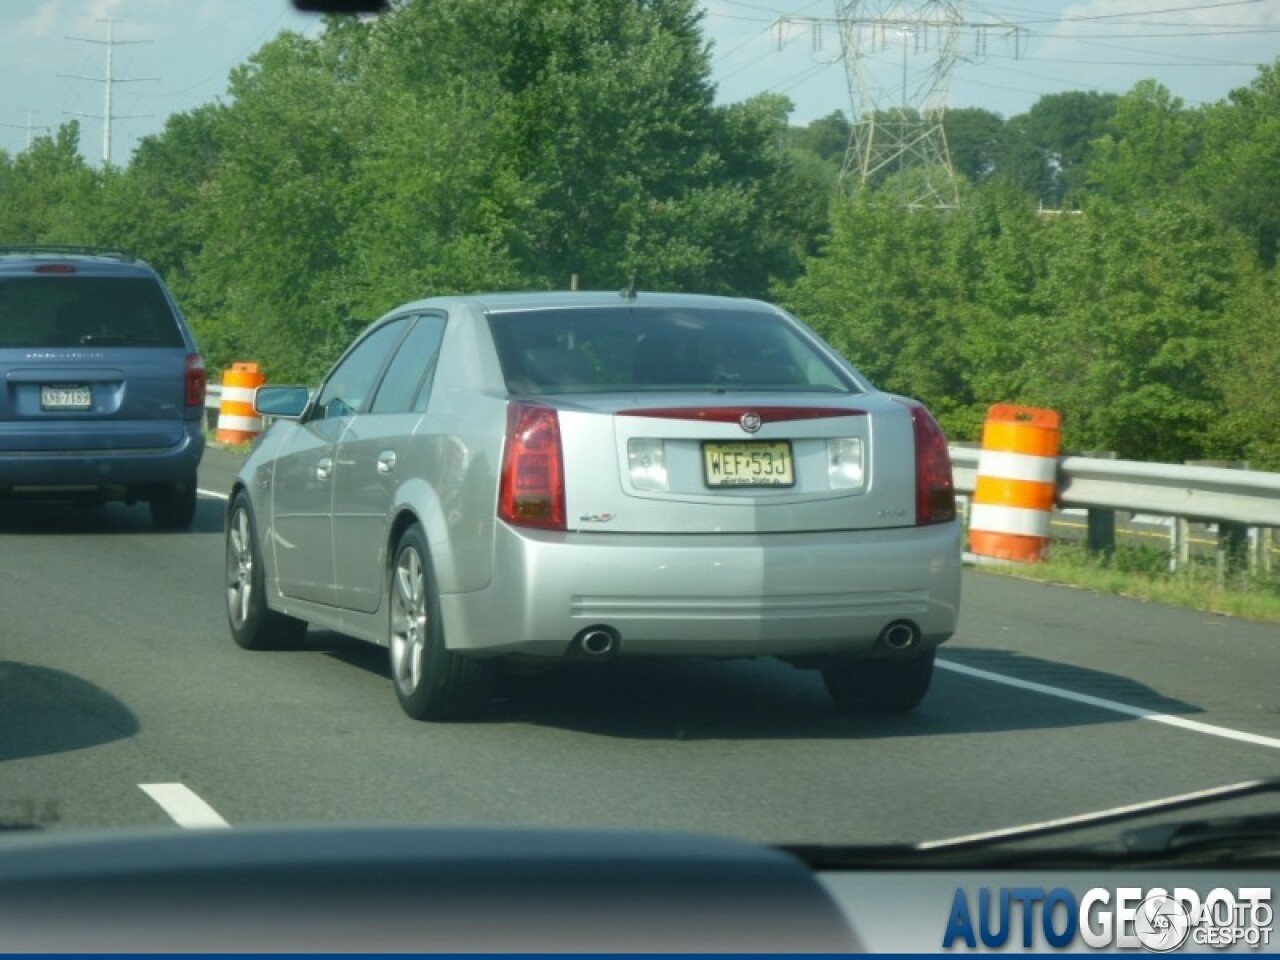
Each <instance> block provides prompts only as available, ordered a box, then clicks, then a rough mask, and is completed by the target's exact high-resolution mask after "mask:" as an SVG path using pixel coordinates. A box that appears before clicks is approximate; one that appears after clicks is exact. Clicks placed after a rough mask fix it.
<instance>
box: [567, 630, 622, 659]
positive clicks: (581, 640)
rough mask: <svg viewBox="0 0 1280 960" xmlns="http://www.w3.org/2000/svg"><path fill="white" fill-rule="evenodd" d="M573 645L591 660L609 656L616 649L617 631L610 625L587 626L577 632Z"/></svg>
mask: <svg viewBox="0 0 1280 960" xmlns="http://www.w3.org/2000/svg"><path fill="white" fill-rule="evenodd" d="M574 646H575V647H577V649H578V650H580V651H582V653H583V654H585V655H586V656H587V657H588V658H590V659H592V660H601V659H604V658H605V657H611V656H613V655H614V654H615V653H617V651H618V631H616V630H614V629H613V628H612V627H587V629H585V630H583V631H582V632H581V633H579V634H578V636H577V638H576V639H575V641H574Z"/></svg>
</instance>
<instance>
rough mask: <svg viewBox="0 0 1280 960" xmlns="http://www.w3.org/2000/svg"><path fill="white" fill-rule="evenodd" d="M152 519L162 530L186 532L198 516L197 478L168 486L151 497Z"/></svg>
mask: <svg viewBox="0 0 1280 960" xmlns="http://www.w3.org/2000/svg"><path fill="white" fill-rule="evenodd" d="M150 507H151V519H152V521H153V522H154V523H155V525H156V526H157V527H159V528H160V529H161V530H185V529H186V528H187V527H189V526H191V521H192V520H194V519H195V516H196V478H195V477H191V478H190V479H189V480H179V481H178V482H177V483H170V484H166V485H165V486H163V487H161V488H160V489H159V490H157V491H156V492H155V493H153V494H152V495H151V500H150Z"/></svg>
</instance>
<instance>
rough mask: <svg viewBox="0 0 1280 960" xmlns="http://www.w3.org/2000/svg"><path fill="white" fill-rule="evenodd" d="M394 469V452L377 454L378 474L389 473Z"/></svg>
mask: <svg viewBox="0 0 1280 960" xmlns="http://www.w3.org/2000/svg"><path fill="white" fill-rule="evenodd" d="M395 468H396V452H395V451H394V450H383V451H382V452H381V453H380V454H378V472H379V473H390V472H391V471H392V470H394V469H395Z"/></svg>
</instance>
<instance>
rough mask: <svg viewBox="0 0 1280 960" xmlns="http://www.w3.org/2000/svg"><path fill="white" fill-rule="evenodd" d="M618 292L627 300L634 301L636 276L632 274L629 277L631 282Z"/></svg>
mask: <svg viewBox="0 0 1280 960" xmlns="http://www.w3.org/2000/svg"><path fill="white" fill-rule="evenodd" d="M618 292H619V293H621V294H622V296H623V297H624V298H625V299H627V300H634V299H635V298H636V275H635V274H634V273H633V274H632V275H631V282H630V283H629V284H627V288H626V289H625V290H619V291H618Z"/></svg>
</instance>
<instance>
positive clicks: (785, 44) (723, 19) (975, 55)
mask: <svg viewBox="0 0 1280 960" xmlns="http://www.w3.org/2000/svg"><path fill="white" fill-rule="evenodd" d="M702 5H703V8H704V10H705V13H706V16H705V18H704V20H703V24H704V28H705V33H706V36H707V39H708V40H709V41H710V42H711V43H712V44H713V49H712V54H711V56H712V63H713V73H714V79H715V81H716V83H717V85H718V90H719V96H720V99H721V100H722V101H725V102H729V101H736V100H742V99H745V98H747V97H750V96H752V95H754V94H757V93H761V92H763V91H766V90H768V91H774V92H778V93H783V94H785V95H786V96H788V97H789V98H790V99H791V100H792V101H793V103H794V104H795V112H794V113H793V114H792V122H793V123H807V122H809V121H810V120H812V119H814V118H815V117H819V116H823V115H825V114H827V113H830V112H831V111H833V110H844V111H845V113H846V114H848V113H850V110H851V108H850V92H849V87H848V84H847V83H846V69H845V67H846V64H845V63H844V62H843V61H842V60H841V58H840V57H839V53H840V34H839V31H838V29H837V27H836V26H835V23H834V20H833V17H834V14H835V11H836V8H837V2H836V0H808V2H805V0H703V4H702ZM955 5H956V6H960V7H962V10H963V18H964V25H962V26H961V27H959V28H958V29H957V30H955V31H954V52H955V64H954V69H953V70H952V71H951V74H950V85H949V89H948V90H947V91H946V93H947V97H946V103H947V104H948V105H949V106H952V107H985V108H987V109H989V110H994V111H996V112H997V113H1000V114H1002V115H1004V116H1006V117H1007V116H1012V115H1014V114H1017V113H1021V112H1024V111H1025V110H1027V109H1028V108H1029V107H1030V106H1031V105H1032V104H1033V103H1034V102H1035V101H1036V100H1037V99H1038V98H1039V97H1041V96H1043V95H1044V94H1046V93H1060V92H1063V91H1067V90H1099V91H1103V92H1110V93H1123V92H1125V91H1126V90H1129V89H1130V88H1132V87H1133V85H1134V84H1135V83H1136V82H1137V81H1138V80H1140V79H1142V78H1144V77H1154V78H1156V79H1157V80H1159V81H1160V82H1161V83H1163V84H1164V85H1165V86H1167V87H1169V88H1170V89H1171V90H1172V91H1173V92H1174V93H1175V94H1176V95H1177V96H1179V97H1181V98H1182V99H1183V101H1185V102H1186V103H1187V104H1190V105H1195V104H1200V103H1207V102H1212V101H1215V100H1219V99H1221V98H1222V97H1224V96H1225V95H1226V94H1227V92H1228V91H1230V90H1231V89H1233V88H1235V87H1240V86H1245V85H1247V84H1248V83H1249V82H1250V81H1251V80H1252V79H1253V78H1254V76H1255V75H1256V72H1257V65H1259V64H1262V63H1271V62H1273V61H1274V60H1275V59H1276V57H1277V56H1280V0H1232V2H1224V0H1201V2H1196V0H1088V2H1068V0H1014V2H1013V3H1012V4H1010V3H1007V2H1003V0H1002V2H990V3H978V2H974V0H969V2H967V3H964V2H961V3H957V4H955ZM844 6H849V4H844ZM938 6H940V5H939V4H930V3H928V2H926V0H863V2H861V3H859V4H857V9H858V10H859V11H861V12H862V14H863V15H864V16H865V19H866V21H867V24H866V25H864V26H863V27H861V28H860V30H859V32H858V41H859V43H860V44H861V45H862V49H863V53H864V57H863V58H862V65H863V66H864V67H865V71H864V78H865V87H866V89H867V91H868V93H869V95H870V96H871V97H872V98H873V99H874V101H875V102H876V103H879V104H882V105H886V106H896V105H897V104H898V103H900V102H901V101H902V100H903V94H904V86H903V75H904V70H905V74H906V86H905V91H906V100H907V102H908V103H911V104H915V103H917V102H919V101H920V100H921V99H922V98H923V97H925V96H926V95H927V94H929V93H930V92H931V91H932V92H933V93H935V94H938V93H940V91H939V90H937V89H936V87H935V85H934V80H935V79H936V78H937V77H938V75H939V74H938V71H937V67H938V65H939V63H940V60H941V56H940V51H941V48H942V47H944V46H945V40H946V37H947V36H948V31H945V30H941V29H939V28H937V27H934V28H930V29H922V28H920V27H919V26H918V25H917V26H916V27H915V28H914V29H904V28H902V27H901V26H898V25H896V24H895V23H893V22H892V21H896V20H903V19H914V18H913V17H912V12H913V11H919V10H921V9H922V8H926V7H934V8H936V7H938ZM0 16H2V20H0V22H3V24H4V29H3V30H2V31H0V124H5V126H0V149H4V150H7V151H9V152H10V153H13V152H17V151H20V150H22V149H23V148H24V146H25V145H26V141H27V131H26V129H25V127H26V124H27V111H31V119H32V123H33V124H34V126H35V127H36V128H37V129H36V133H37V135H38V134H39V133H40V132H42V130H41V129H40V128H49V127H56V126H57V125H58V124H60V123H63V122H65V121H66V120H67V119H69V115H71V114H75V113H82V114H93V115H96V116H95V117H81V118H80V122H81V129H82V138H81V147H82V150H83V152H84V154H85V156H86V157H87V158H88V159H89V160H90V161H91V162H95V163H96V162H100V161H101V158H102V132H103V124H102V121H101V120H100V119H98V118H97V117H100V116H101V115H102V113H103V107H104V102H103V94H104V88H105V84H103V83H102V82H95V81H94V80H83V79H73V77H76V76H81V77H94V78H98V80H99V81H100V80H101V78H102V77H104V76H105V69H106V53H107V47H106V45H105V43H103V42H97V43H89V42H84V41H86V40H95V41H105V39H106V36H107V25H106V23H105V22H103V21H104V20H106V19H108V18H109V19H112V20H115V21H117V22H116V24H115V26H114V28H113V29H114V35H115V39H116V40H117V41H122V42H120V43H118V44H117V45H116V46H115V63H114V67H113V73H114V75H115V77H116V78H117V80H119V81H121V82H119V83H116V84H115V85H114V98H115V102H114V104H113V106H112V113H113V114H114V115H115V116H116V119H115V121H114V124H113V135H112V160H113V162H115V163H117V164H121V163H124V162H126V161H127V159H128V155H129V153H130V151H131V150H132V149H133V147H134V146H135V145H136V143H137V141H138V139H139V138H140V137H142V136H145V135H146V134H149V133H154V132H156V131H158V130H159V129H161V127H163V125H164V120H165V118H166V117H167V116H168V115H169V114H171V113H174V112H180V111H184V110H189V109H191V108H192V107H195V106H198V105H199V104H201V103H205V102H208V101H210V100H213V99H216V98H218V97H221V96H224V95H225V90H226V79H227V73H228V71H229V70H230V69H231V68H232V67H233V66H234V65H236V64H237V63H241V62H243V61H244V59H245V58H246V57H247V56H249V54H251V53H252V52H253V51H255V50H256V49H258V48H259V47H260V46H261V45H262V44H263V43H265V42H266V41H267V40H269V39H270V38H271V37H272V36H273V35H275V34H276V33H278V32H279V31H281V30H295V31H300V32H303V33H307V34H308V35H314V34H316V33H317V32H318V31H319V30H321V29H322V22H321V21H320V19H319V18H317V17H314V16H312V15H307V14H299V13H296V12H295V11H294V10H293V9H292V7H291V6H290V5H289V2H288V0H0ZM875 20H879V21H881V25H880V26H875V25H873V24H872V23H871V21H875ZM885 21H890V22H885ZM69 37H78V38H82V39H80V40H75V39H68V38H69ZM123 41H147V42H144V43H124V42H123ZM145 78H154V79H145ZM855 89H860V88H856V87H855ZM858 96H859V97H861V96H862V94H860V93H859V94H858ZM859 102H862V101H861V100H859Z"/></svg>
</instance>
